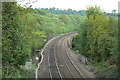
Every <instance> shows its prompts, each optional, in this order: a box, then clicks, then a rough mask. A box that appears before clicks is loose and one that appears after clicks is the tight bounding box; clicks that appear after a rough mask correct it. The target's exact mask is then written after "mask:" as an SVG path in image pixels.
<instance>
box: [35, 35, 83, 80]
mask: <svg viewBox="0 0 120 80" xmlns="http://www.w3.org/2000/svg"><path fill="white" fill-rule="evenodd" d="M73 34H74V33H68V34H65V35H60V36H57V37H55V38H54V39H52V40H51V41H49V43H48V44H47V45H46V47H45V49H44V51H43V60H42V62H41V64H39V67H38V71H37V78H50V79H54V78H58V79H60V80H62V79H64V78H72V79H75V80H76V79H77V78H81V79H82V80H84V78H83V76H82V74H81V73H80V71H79V69H78V68H77V67H76V65H75V64H74V62H73V61H72V59H71V57H70V54H69V53H70V50H69V47H68V38H69V36H71V35H73Z"/></svg>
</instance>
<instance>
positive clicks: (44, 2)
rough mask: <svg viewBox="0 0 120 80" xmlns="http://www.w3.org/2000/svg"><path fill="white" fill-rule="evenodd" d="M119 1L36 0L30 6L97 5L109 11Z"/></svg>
mask: <svg viewBox="0 0 120 80" xmlns="http://www.w3.org/2000/svg"><path fill="white" fill-rule="evenodd" d="M31 1H35V0H31ZM119 1H120V0H37V2H35V3H32V7H33V8H52V7H56V8H59V9H69V8H70V9H74V10H86V8H87V7H88V6H91V5H93V6H94V5H98V6H100V8H101V9H102V10H104V11H105V12H111V11H112V10H113V9H116V10H118V2H119ZM22 4H23V3H22Z"/></svg>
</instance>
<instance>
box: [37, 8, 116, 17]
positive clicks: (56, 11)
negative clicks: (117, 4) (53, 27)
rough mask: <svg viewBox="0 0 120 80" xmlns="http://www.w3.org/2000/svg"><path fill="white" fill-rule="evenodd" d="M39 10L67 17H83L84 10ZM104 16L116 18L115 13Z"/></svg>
mask: <svg viewBox="0 0 120 80" xmlns="http://www.w3.org/2000/svg"><path fill="white" fill-rule="evenodd" d="M39 9H40V10H45V11H49V12H50V13H53V14H68V15H81V16H85V10H79V11H76V10H72V9H67V10H66V9H64V10H61V9H58V8H55V7H53V8H39ZM104 14H105V15H106V16H113V17H118V14H117V13H106V12H104Z"/></svg>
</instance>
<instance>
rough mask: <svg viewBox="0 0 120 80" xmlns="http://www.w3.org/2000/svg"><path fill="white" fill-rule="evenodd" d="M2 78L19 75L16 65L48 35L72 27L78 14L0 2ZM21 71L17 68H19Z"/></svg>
mask: <svg viewBox="0 0 120 80" xmlns="http://www.w3.org/2000/svg"><path fill="white" fill-rule="evenodd" d="M2 10H3V11H2V16H3V21H2V37H3V40H2V54H3V55H2V62H3V63H2V65H3V78H18V77H19V78H20V77H21V72H25V71H23V70H22V69H21V67H20V66H24V65H25V62H26V61H28V60H29V59H30V58H32V57H33V55H34V53H35V50H36V49H41V48H42V47H43V45H44V43H45V42H46V41H47V40H48V39H49V38H51V37H53V36H55V35H58V34H61V33H66V32H70V31H75V30H77V29H78V28H79V26H80V18H81V17H80V16H79V15H63V14H61V15H55V14H51V13H48V12H47V11H44V10H39V9H32V8H23V7H20V6H19V5H17V4H16V3H15V2H11V3H8V2H7V3H6V2H4V3H2ZM19 70H20V71H21V72H20V71H19Z"/></svg>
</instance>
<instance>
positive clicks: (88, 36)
mask: <svg viewBox="0 0 120 80" xmlns="http://www.w3.org/2000/svg"><path fill="white" fill-rule="evenodd" d="M117 26H118V19H117V18H116V17H110V16H106V15H105V14H104V13H103V12H102V11H101V10H100V8H99V7H97V6H95V7H93V6H91V7H88V9H87V10H86V18H85V19H84V21H83V22H81V25H80V31H79V33H78V35H76V36H75V38H74V40H73V49H74V50H79V52H80V53H81V54H83V55H85V56H86V57H88V58H89V59H91V60H92V61H93V65H94V66H95V67H96V68H97V69H98V70H100V71H101V72H102V70H105V69H107V68H109V67H110V66H113V65H117V55H118V27H117ZM101 64H103V65H105V66H101ZM96 65H99V66H96ZM107 65H109V66H107ZM101 69H102V70H101ZM113 74H114V73H113ZM110 75H111V74H110ZM110 75H109V77H111V76H110ZM107 77H108V76H107ZM114 77H118V76H114Z"/></svg>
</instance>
